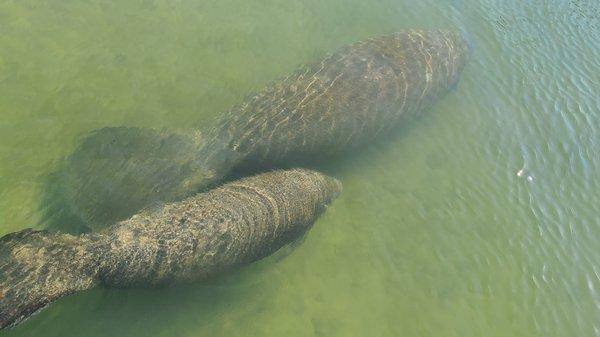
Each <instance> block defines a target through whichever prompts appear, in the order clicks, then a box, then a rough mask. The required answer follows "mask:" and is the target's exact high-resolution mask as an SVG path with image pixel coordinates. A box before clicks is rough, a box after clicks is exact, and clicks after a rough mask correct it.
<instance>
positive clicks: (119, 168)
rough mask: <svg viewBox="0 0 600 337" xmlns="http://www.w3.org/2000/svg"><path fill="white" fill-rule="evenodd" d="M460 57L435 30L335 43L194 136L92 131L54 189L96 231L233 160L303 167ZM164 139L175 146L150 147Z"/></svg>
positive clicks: (335, 149)
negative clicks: (200, 135)
mask: <svg viewBox="0 0 600 337" xmlns="http://www.w3.org/2000/svg"><path fill="white" fill-rule="evenodd" d="M466 56H467V45H466V43H465V41H464V40H463V39H462V38H461V37H460V36H459V35H458V34H456V33H454V32H448V31H441V30H435V31H420V30H411V31H403V32H398V33H394V34H390V35H385V36H381V37H376V38H371V39H368V40H364V41H361V42H357V43H354V44H351V45H348V46H345V47H343V48H341V49H340V50H338V51H337V52H335V53H333V54H331V55H329V56H327V57H325V58H324V59H322V60H321V61H319V62H316V63H314V64H312V65H309V66H306V67H304V68H301V69H299V70H297V71H296V72H294V73H293V74H291V75H289V76H288V77H286V78H283V79H280V80H277V81H275V82H274V83H272V84H271V85H269V86H267V87H266V88H265V89H264V90H262V91H260V92H259V93H257V94H256V95H253V96H249V97H248V98H247V99H246V100H245V101H244V102H243V103H242V104H240V105H238V106H236V107H234V108H233V109H231V110H230V111H228V112H227V113H225V114H223V115H222V116H220V117H219V118H218V120H217V122H216V123H215V124H214V125H212V126H211V127H208V128H206V129H205V130H203V134H204V137H203V139H201V140H200V141H194V140H192V139H190V138H189V137H186V136H183V135H173V136H171V138H169V136H168V135H167V134H166V133H165V132H162V131H160V132H159V131H153V130H148V129H135V128H106V129H102V130H100V131H98V132H96V133H94V134H93V135H92V136H91V137H89V138H88V139H86V140H85V141H84V142H83V145H82V146H81V147H80V148H79V149H78V150H76V151H75V153H74V154H73V155H72V156H71V157H70V158H67V160H66V163H65V167H64V169H63V172H62V174H61V180H60V181H59V182H58V184H59V185H60V186H61V188H62V189H63V190H64V192H61V193H58V194H60V195H61V196H66V200H65V202H64V203H65V204H67V205H69V207H70V208H71V209H72V211H73V213H74V214H77V215H78V216H79V217H80V218H82V219H83V220H85V221H86V222H87V223H88V224H89V225H90V226H91V227H96V228H101V225H102V224H104V223H112V222H114V221H115V220H120V219H123V218H125V217H126V216H128V215H131V214H133V213H135V212H136V211H137V210H139V209H140V208H141V207H144V206H145V205H148V204H150V203H152V202H154V201H157V200H159V201H173V200H178V199H179V198H181V197H182V196H186V195H191V194H193V193H195V192H197V191H199V190H202V189H204V188H206V187H207V186H210V185H212V184H215V183H218V182H219V181H221V180H222V179H223V178H224V177H225V176H226V175H227V174H228V173H229V172H230V171H231V170H232V168H235V167H237V166H239V165H246V164H248V163H260V164H265V163H269V164H274V165H278V164H279V163H281V162H286V161H290V160H294V161H295V163H296V164H300V165H303V164H304V163H305V162H306V159H309V158H310V159H314V158H315V157H327V156H328V155H331V154H336V153H339V152H341V151H347V150H349V149H354V148H356V147H358V146H361V145H364V144H367V143H369V142H370V141H371V140H373V139H374V138H375V137H377V136H378V135H379V134H382V133H386V132H389V131H390V130H393V129H394V128H396V127H397V126H398V124H399V123H400V122H401V121H402V120H403V118H405V117H407V116H410V115H414V114H416V113H418V112H419V111H421V110H423V109H424V108H426V107H428V106H430V105H431V104H433V103H434V102H436V101H437V100H438V99H439V98H440V97H442V96H444V95H445V94H446V93H447V92H448V91H449V90H450V89H451V88H452V87H454V86H455V85H456V83H457V81H458V78H459V74H460V72H461V70H462V69H463V66H464V65H465V62H466ZM170 142H171V143H176V144H178V145H177V146H180V147H182V148H185V151H174V152H173V153H174V154H173V155H171V154H170V153H169V151H156V150H155V148H159V149H161V148H164V147H167V148H168V147H169V146H170V145H169V143H170ZM130 143H133V144H134V146H129V144H130ZM165 143H166V145H165ZM123 144H126V145H127V146H123ZM191 149H195V150H191ZM128 151H129V152H128ZM303 160H304V161H303Z"/></svg>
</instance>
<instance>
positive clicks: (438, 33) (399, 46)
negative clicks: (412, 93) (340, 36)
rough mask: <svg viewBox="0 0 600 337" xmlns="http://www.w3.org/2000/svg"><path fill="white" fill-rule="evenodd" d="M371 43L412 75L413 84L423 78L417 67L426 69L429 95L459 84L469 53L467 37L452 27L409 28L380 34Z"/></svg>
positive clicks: (404, 71) (396, 66)
mask: <svg viewBox="0 0 600 337" xmlns="http://www.w3.org/2000/svg"><path fill="white" fill-rule="evenodd" d="M371 42H372V43H374V44H375V45H377V46H378V50H377V52H378V53H381V54H382V55H385V57H386V58H387V59H389V60H391V62H392V63H393V64H394V65H395V69H396V70H397V71H400V72H403V73H405V74H407V75H406V76H409V77H412V80H411V81H412V82H413V83H414V82H415V81H416V79H417V78H420V77H421V73H415V69H419V71H420V69H423V70H425V71H426V74H425V76H424V79H425V80H426V81H428V86H427V88H430V90H429V91H428V94H430V95H433V96H435V97H437V96H438V95H440V94H443V93H445V92H446V91H448V90H451V89H453V88H454V87H455V86H456V84H457V82H458V80H459V76H460V74H461V72H462V70H463V68H464V67H465V65H466V63H467V59H468V56H469V54H470V47H469V43H468V42H467V40H466V39H465V37H464V36H463V35H462V34H460V33H459V32H456V31H451V30H407V31H401V32H397V33H393V34H389V35H384V36H380V37H378V38H374V39H372V40H371ZM371 52H373V51H371ZM431 88H435V90H432V89H431Z"/></svg>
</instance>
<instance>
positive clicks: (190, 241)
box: [0, 169, 341, 328]
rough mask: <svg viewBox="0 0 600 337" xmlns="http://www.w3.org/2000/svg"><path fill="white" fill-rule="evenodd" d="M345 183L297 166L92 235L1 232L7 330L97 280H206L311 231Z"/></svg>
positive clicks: (0, 281)
mask: <svg viewBox="0 0 600 337" xmlns="http://www.w3.org/2000/svg"><path fill="white" fill-rule="evenodd" d="M340 191H341V185H340V183H339V182H338V181H337V180H335V179H334V178H330V177H327V176H325V175H323V174H321V173H318V172H315V171H310V170H304V169H294V170H286V171H273V172H270V173H264V174H260V175H257V176H254V177H249V178H244V179H241V180H237V181H234V182H231V183H228V184H225V185H223V186H222V187H220V188H217V189H214V190H211V191H209V192H207V193H201V194H197V195H195V196H193V197H190V198H187V199H184V200H183V201H180V202H176V203H171V204H167V205H165V206H163V207H162V208H159V209H154V210H153V209H147V210H145V211H143V212H141V213H139V214H136V215H134V216H133V217H131V218H130V219H128V220H125V221H122V222H119V223H117V224H115V225H113V226H110V227H108V228H107V229H105V230H104V231H101V232H98V233H91V234H82V235H70V234H64V233H57V232H49V231H35V230H32V229H26V230H23V231H20V232H16V233H12V234H8V235H6V236H4V237H2V238H0V327H1V328H5V327H7V326H11V325H14V324H16V323H18V322H20V321H22V320H23V319H26V318H27V317H29V316H30V315H31V314H33V313H34V312H36V311H38V310H40V309H41V308H43V307H45V306H46V305H48V304H50V303H51V302H52V301H54V300H56V299H58V298H60V297H62V296H64V295H67V294H70V293H74V292H77V291H80V290H84V289H88V288H91V287H94V286H97V285H102V286H111V287H126V286H132V285H143V286H152V285H159V284H172V283H179V282H186V281H194V280H202V279H205V278H207V277H210V276H213V275H215V274H219V273H221V272H224V271H227V270H230V269H232V268H235V267H238V266H241V265H244V264H247V263H250V262H253V261H256V260H258V259H261V258H263V257H265V256H267V255H269V254H271V253H273V252H275V251H276V250H277V249H279V248H281V247H282V246H283V245H285V244H286V243H289V242H291V241H293V240H294V239H295V238H298V237H299V236H300V235H302V234H303V233H304V232H306V231H307V230H308V229H309V228H310V227H311V226H312V224H313V222H314V221H315V220H316V218H317V217H318V216H319V215H320V214H321V213H322V212H323V211H324V209H325V207H326V206H327V205H328V204H329V203H330V202H331V201H332V200H333V199H334V198H335V197H337V196H338V195H339V193H340Z"/></svg>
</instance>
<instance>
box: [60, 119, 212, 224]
mask: <svg viewBox="0 0 600 337" xmlns="http://www.w3.org/2000/svg"><path fill="white" fill-rule="evenodd" d="M199 138H200V137H199V136H198V135H196V134H181V133H174V132H170V131H166V130H153V129H145V128H134V127H108V128H103V129H100V130H97V131H94V132H92V133H91V134H90V135H88V136H86V137H85V138H83V140H82V141H81V143H80V144H79V145H78V146H77V148H76V150H75V151H74V152H73V153H72V154H71V155H70V156H68V157H67V158H65V160H64V162H63V163H62V164H61V165H60V167H59V169H58V171H57V172H56V174H55V175H54V177H55V178H54V179H53V181H52V184H54V185H55V186H48V188H50V189H52V190H54V191H56V192H55V193H54V194H58V195H60V199H61V201H60V202H61V203H62V205H60V207H62V208H66V209H68V210H69V211H70V212H71V214H72V215H73V216H75V217H76V218H78V219H80V220H82V222H83V223H85V224H86V225H87V226H88V227H90V228H91V229H99V228H101V227H103V226H104V225H106V224H111V223H114V222H115V221H118V220H122V219H125V218H127V217H129V216H130V215H132V214H134V213H136V212H137V211H139V210H140V209H142V208H145V207H149V206H150V207H151V206H152V205H153V204H156V203H162V202H167V201H173V200H178V199H181V198H184V197H186V196H188V195H190V194H192V193H194V192H196V191H198V190H200V189H201V188H202V187H205V186H207V185H209V184H210V183H211V182H213V180H214V179H213V178H214V172H213V171H211V170H208V169H204V167H203V166H202V165H201V164H200V163H199V162H198V160H197V156H198V149H199V147H200V139H199ZM54 208H55V209H56V207H54Z"/></svg>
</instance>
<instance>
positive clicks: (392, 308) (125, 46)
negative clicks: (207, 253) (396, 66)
mask: <svg viewBox="0 0 600 337" xmlns="http://www.w3.org/2000/svg"><path fill="white" fill-rule="evenodd" d="M415 27H417V28H431V27H435V28H439V27H441V28H455V29H460V30H462V31H464V32H465V33H466V34H467V36H468V37H469V38H470V40H471V43H472V44H473V46H474V52H473V55H472V58H471V62H470V64H469V65H468V67H467V69H466V70H465V72H464V74H463V77H462V80H461V82H460V84H459V87H458V89H457V91H455V92H453V93H451V94H450V95H449V96H448V97H446V98H445V99H444V100H443V101H441V102H439V104H437V105H436V106H435V108H434V109H431V110H430V111H428V112H427V113H426V114H424V115H423V116H422V117H421V118H419V119H416V120H415V121H414V122H412V123H410V125H406V126H405V127H403V128H402V130H400V132H399V133H398V134H397V135H396V137H393V138H392V140H390V141H388V142H387V143H385V145H383V146H382V145H381V144H380V145H379V146H377V147H376V148H375V147H372V148H370V149H369V150H368V151H366V152H364V153H360V154H358V155H357V156H355V157H354V158H346V159H345V160H342V161H340V162H338V163H332V164H329V165H328V166H327V167H325V168H324V169H325V170H326V171H327V172H328V173H330V174H333V175H335V176H336V177H338V178H340V179H341V180H342V182H343V184H344V192H343V194H342V196H341V198H340V199H338V200H337V201H336V202H335V203H334V204H333V205H332V207H330V208H329V209H328V211H327V213H326V214H325V215H324V216H323V217H322V218H320V219H319V220H318V221H317V223H316V224H315V227H314V228H313V230H312V231H311V232H310V233H309V235H308V236H307V238H306V240H305V241H304V242H303V243H302V244H300V245H299V246H298V247H296V248H295V249H294V250H288V251H286V252H283V253H279V254H277V255H276V256H273V257H271V258H268V259H266V260H264V261H261V262H260V263H257V264H254V265H252V266H249V267H247V268H245V269H243V270H241V271H240V272H238V273H235V274H232V275H229V276H226V277H221V278H219V279H216V280H212V281H210V282H205V283H198V284H192V285H187V286H181V287H175V288H170V289H160V290H143V289H134V290H110V289H94V290H92V291H87V292H85V293H82V294H78V295H75V296H70V297H67V298H64V299H62V300H60V301H59V302H57V303H56V304H54V305H52V306H51V307H50V308H48V309H46V310H44V311H42V312H41V313H40V314H38V315H36V316H35V317H34V318H32V319H30V320H28V321H27V322H25V323H24V324H22V325H20V326H18V327H16V328H14V329H11V330H8V331H3V332H0V335H2V336H144V337H150V336H457V337H458V336H460V337H464V336H594V335H595V336H600V192H599V187H600V115H599V113H600V57H599V55H600V4H599V3H598V2H597V1H595V0H572V1H566V0H563V1H560V0H549V1H541V0H540V1H493V0H454V1H434V0H427V1H386V0H381V1H364V0H362V1H358V0H351V1H350V0H334V1H329V0H327V1H324V0H319V1H316V0H307V1H302V2H292V1H281V2H278V1H248V0H228V1H207V0H203V1H191V0H182V1H152V0H143V1H132V0H123V1H114V2H108V1H81V0H79V1H66V0H56V1H39V0H35V1H33V0H23V1H9V0H3V1H0V234H6V233H8V232H11V231H15V230H18V229H22V228H25V227H30V226H35V225H36V224H38V223H39V219H40V217H41V214H40V213H39V212H38V208H39V203H40V199H41V196H42V194H43V188H44V185H43V184H42V182H43V181H44V177H45V176H46V175H47V174H48V173H49V172H51V171H52V170H53V169H54V168H55V167H56V165H57V164H58V162H59V161H60V159H61V157H63V156H65V155H67V154H68V153H70V151H72V150H73V149H74V147H75V145H76V144H77V140H78V139H80V137H82V136H83V135H85V134H86V133H87V132H89V131H91V130H93V129H96V128H100V127H103V126H117V125H128V126H144V127H170V128H180V129H181V128H187V127H190V126H201V125H203V124H204V123H206V122H207V121H208V120H210V119H211V118H212V116H214V115H215V114H217V113H218V112H220V111H223V110H226V109H227V108H228V107H230V106H232V105H233V104H235V103H237V102H239V101H240V100H241V99H242V98H243V97H244V96H245V95H246V94H248V93H250V92H252V91H254V90H258V89H260V88H261V87H262V86H264V85H265V84H266V83H268V82H269V81H271V80H273V79H275V78H277V77H280V76H283V75H285V74H287V73H289V72H290V71H292V70H293V69H294V68H295V67H296V66H297V65H299V64H302V63H306V62H309V61H311V60H314V59H315V58H318V57H320V56H321V55H323V54H324V53H326V52H328V51H332V50H334V49H335V48H336V47H338V46H340V45H342V44H344V43H347V42H352V41H356V40H359V39H361V38H365V37H369V36H373V35H377V34H381V33H387V32H391V31H394V30H399V29H402V28H415ZM524 165H525V173H526V175H531V176H532V177H533V180H532V181H530V182H529V181H527V180H526V179H525V177H518V176H517V174H516V172H517V171H518V170H519V169H520V168H522V167H523V166H524ZM38 226H41V225H38Z"/></svg>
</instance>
